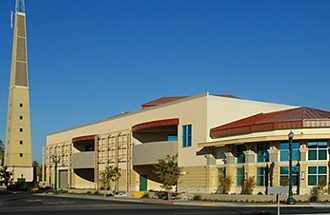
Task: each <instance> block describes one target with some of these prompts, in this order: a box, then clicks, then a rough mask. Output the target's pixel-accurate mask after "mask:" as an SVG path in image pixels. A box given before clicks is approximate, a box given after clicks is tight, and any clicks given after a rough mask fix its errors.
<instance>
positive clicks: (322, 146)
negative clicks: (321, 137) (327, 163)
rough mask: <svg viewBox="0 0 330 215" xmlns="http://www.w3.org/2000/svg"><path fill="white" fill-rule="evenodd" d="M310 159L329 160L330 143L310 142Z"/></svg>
mask: <svg viewBox="0 0 330 215" xmlns="http://www.w3.org/2000/svg"><path fill="white" fill-rule="evenodd" d="M307 147H308V160H310V161H316V160H328V153H327V150H328V143H327V142H326V141H323V142H308V144H307Z"/></svg>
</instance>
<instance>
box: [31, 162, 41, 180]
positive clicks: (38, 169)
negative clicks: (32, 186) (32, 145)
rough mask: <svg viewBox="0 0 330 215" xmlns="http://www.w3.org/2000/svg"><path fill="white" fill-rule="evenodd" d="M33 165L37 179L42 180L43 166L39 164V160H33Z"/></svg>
mask: <svg viewBox="0 0 330 215" xmlns="http://www.w3.org/2000/svg"><path fill="white" fill-rule="evenodd" d="M32 167H33V171H34V177H35V181H41V178H42V168H41V166H40V165H39V163H38V161H33V162H32Z"/></svg>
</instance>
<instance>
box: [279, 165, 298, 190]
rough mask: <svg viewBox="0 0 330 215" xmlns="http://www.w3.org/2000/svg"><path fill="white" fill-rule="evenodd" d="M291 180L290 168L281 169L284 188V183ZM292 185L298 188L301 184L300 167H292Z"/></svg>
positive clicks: (281, 180)
mask: <svg viewBox="0 0 330 215" xmlns="http://www.w3.org/2000/svg"><path fill="white" fill-rule="evenodd" d="M288 180H289V167H288V166H282V167H280V184H281V186H283V184H284V182H285V181H287V184H288V183H289V182H288ZM292 183H293V185H294V186H298V183H299V166H293V167H292Z"/></svg>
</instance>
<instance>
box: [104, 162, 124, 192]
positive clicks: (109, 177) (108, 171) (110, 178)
mask: <svg viewBox="0 0 330 215" xmlns="http://www.w3.org/2000/svg"><path fill="white" fill-rule="evenodd" d="M119 170H120V169H119V168H118V167H113V166H108V167H106V168H105V170H104V171H103V172H101V179H100V181H101V184H102V185H103V187H104V198H105V196H106V195H107V190H108V188H110V189H111V182H115V181H117V180H118V179H119V178H120V176H121V174H120V172H119Z"/></svg>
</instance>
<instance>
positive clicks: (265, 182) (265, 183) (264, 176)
mask: <svg viewBox="0 0 330 215" xmlns="http://www.w3.org/2000/svg"><path fill="white" fill-rule="evenodd" d="M258 169H261V170H262V174H259V171H258ZM266 170H267V167H257V174H256V176H257V179H256V186H257V187H266V186H268V171H266ZM259 177H262V185H259V184H258V182H259V180H258V179H259Z"/></svg>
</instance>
